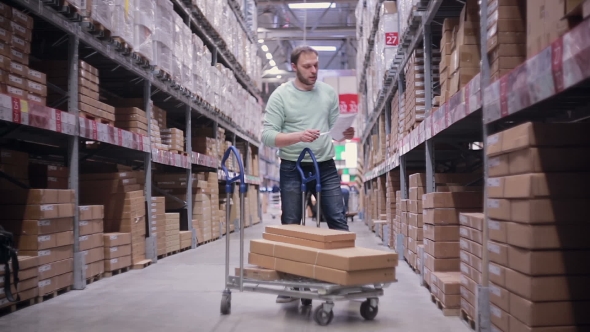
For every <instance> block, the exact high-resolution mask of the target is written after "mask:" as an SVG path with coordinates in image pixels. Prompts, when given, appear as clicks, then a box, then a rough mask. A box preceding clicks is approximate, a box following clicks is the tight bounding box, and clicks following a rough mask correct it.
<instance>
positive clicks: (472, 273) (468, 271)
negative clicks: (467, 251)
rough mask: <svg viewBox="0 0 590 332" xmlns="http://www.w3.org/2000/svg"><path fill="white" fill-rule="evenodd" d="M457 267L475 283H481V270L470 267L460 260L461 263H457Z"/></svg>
mask: <svg viewBox="0 0 590 332" xmlns="http://www.w3.org/2000/svg"><path fill="white" fill-rule="evenodd" d="M459 269H460V270H461V273H462V274H464V275H466V276H467V277H469V278H470V279H472V280H473V281H475V282H476V283H478V284H481V282H482V281H481V280H482V276H481V272H479V271H477V270H476V269H474V268H472V267H471V266H469V265H467V264H466V263H464V262H461V264H460V265H459Z"/></svg>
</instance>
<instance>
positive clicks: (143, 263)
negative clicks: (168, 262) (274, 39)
mask: <svg viewBox="0 0 590 332" xmlns="http://www.w3.org/2000/svg"><path fill="white" fill-rule="evenodd" d="M150 265H152V260H151V259H144V260H142V261H139V262H137V263H135V264H133V269H134V270H141V269H145V268H146V267H148V266H150Z"/></svg>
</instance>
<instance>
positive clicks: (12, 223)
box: [0, 218, 74, 236]
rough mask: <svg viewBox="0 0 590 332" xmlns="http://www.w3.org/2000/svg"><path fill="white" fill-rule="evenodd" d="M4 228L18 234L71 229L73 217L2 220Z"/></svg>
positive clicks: (37, 233)
mask: <svg viewBox="0 0 590 332" xmlns="http://www.w3.org/2000/svg"><path fill="white" fill-rule="evenodd" d="M0 224H1V225H2V227H4V229H6V230H7V231H9V232H11V233H13V234H14V235H15V236H18V235H46V234H54V233H61V232H67V231H72V230H73V229H74V218H60V219H46V220H22V221H21V220H2V221H0Z"/></svg>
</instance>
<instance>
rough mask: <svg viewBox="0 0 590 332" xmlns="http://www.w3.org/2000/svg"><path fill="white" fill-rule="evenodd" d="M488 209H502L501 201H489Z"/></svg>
mask: <svg viewBox="0 0 590 332" xmlns="http://www.w3.org/2000/svg"><path fill="white" fill-rule="evenodd" d="M488 207H489V208H492V209H497V208H499V207H500V201H499V200H497V199H488Z"/></svg>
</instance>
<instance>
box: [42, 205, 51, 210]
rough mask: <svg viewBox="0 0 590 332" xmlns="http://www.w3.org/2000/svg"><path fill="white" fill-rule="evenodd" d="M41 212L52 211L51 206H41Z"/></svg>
mask: <svg viewBox="0 0 590 332" xmlns="http://www.w3.org/2000/svg"><path fill="white" fill-rule="evenodd" d="M41 211H53V205H52V204H49V205H41Z"/></svg>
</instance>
